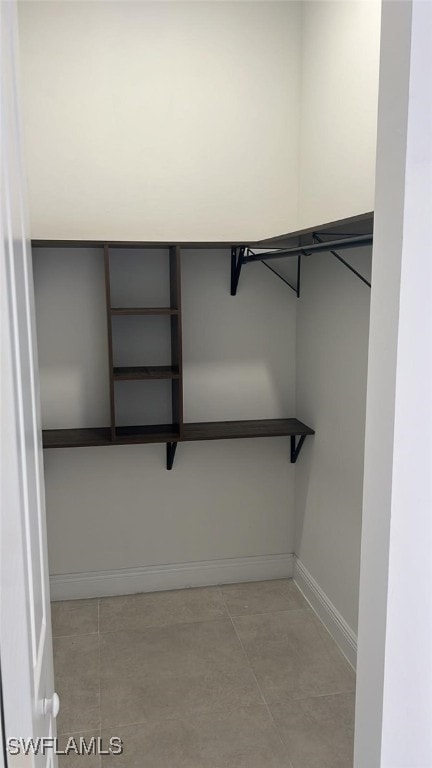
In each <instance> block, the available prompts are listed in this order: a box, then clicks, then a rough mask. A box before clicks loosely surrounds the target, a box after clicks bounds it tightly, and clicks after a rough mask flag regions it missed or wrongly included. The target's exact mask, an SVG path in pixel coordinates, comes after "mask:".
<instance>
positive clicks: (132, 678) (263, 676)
mask: <svg viewBox="0 0 432 768" xmlns="http://www.w3.org/2000/svg"><path fill="white" fill-rule="evenodd" d="M52 616H53V635H54V665H55V677H56V690H57V692H58V694H59V696H60V700H61V711H60V715H59V717H58V723H57V726H58V733H59V734H61V741H62V742H63V743H64V742H65V741H66V740H67V736H68V735H72V734H73V735H75V734H78V735H83V736H86V737H90V736H92V735H95V736H101V737H102V740H103V741H102V743H103V745H104V747H105V746H106V742H107V741H108V740H109V738H110V736H119V737H120V738H122V739H123V743H124V753H123V755H121V756H112V755H111V756H104V757H96V756H88V757H78V756H72V755H70V756H68V757H62V758H60V766H61V768H352V746H353V728H354V688H355V678H354V673H353V671H352V669H351V667H350V666H349V664H348V663H347V662H346V660H345V659H344V657H343V656H342V654H341V653H340V652H339V650H338V648H337V647H336V645H335V644H334V643H333V641H332V639H331V637H330V635H329V634H328V633H327V631H326V630H325V628H324V627H323V626H322V624H321V623H320V622H319V621H318V619H317V618H316V617H315V615H314V614H313V612H312V611H311V610H310V609H309V608H308V606H307V603H306V602H305V601H304V599H303V597H302V595H301V594H300V592H299V591H298V589H297V587H296V586H295V584H294V583H293V582H292V581H291V580H280V581H266V582H257V583H249V584H232V585H228V586H223V587H209V588H202V589H185V590H179V591H175V592H158V593H152V594H139V595H129V596H126V597H108V598H103V599H101V600H78V601H69V602H64V603H53V606H52Z"/></svg>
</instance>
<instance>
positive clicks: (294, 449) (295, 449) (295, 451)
mask: <svg viewBox="0 0 432 768" xmlns="http://www.w3.org/2000/svg"><path fill="white" fill-rule="evenodd" d="M305 440H306V435H301V436H300V439H299V441H298V443H297V445H296V437H295V435H291V464H295V463H296V461H297V459H298V457H299V453H300V451H301V449H302V448H303V443H304V441H305Z"/></svg>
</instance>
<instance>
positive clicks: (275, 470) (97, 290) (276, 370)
mask: <svg viewBox="0 0 432 768" xmlns="http://www.w3.org/2000/svg"><path fill="white" fill-rule="evenodd" d="M102 265H103V254H102V252H101V251H97V250H95V249H90V250H84V251H83V252H82V253H81V254H80V255H79V252H78V251H75V250H74V249H63V250H61V249H60V250H57V249H54V250H50V249H37V250H36V252H35V255H34V271H35V287H36V313H37V325H38V342H39V349H40V364H41V384H42V406H43V422H44V426H47V427H52V428H53V427H79V426H92V425H94V426H103V425H106V424H108V421H109V408H108V393H107V383H108V382H107V379H108V376H107V373H108V364H107V359H106V349H107V341H106V321H105V307H104V296H103V274H102ZM182 265H183V279H182V289H183V301H184V313H183V343H184V369H185V370H184V384H185V418H186V420H188V421H194V420H212V419H213V420H218V419H236V418H238V419H242V418H258V419H259V418H277V417H283V416H291V415H292V414H293V413H295V324H296V299H295V297H294V295H291V292H290V291H289V289H287V288H286V287H285V286H284V285H283V283H281V282H280V281H278V280H277V278H276V277H274V275H272V274H271V273H270V272H268V270H266V269H265V268H264V267H262V266H261V265H260V264H254V265H251V266H250V267H249V268H248V269H247V270H245V272H244V275H243V276H242V283H241V286H240V289H239V293H238V296H236V297H235V298H234V297H232V296H230V293H229V274H230V254H229V251H211V252H209V251H207V252H205V251H185V252H183V255H182ZM74 275H75V277H74ZM159 276H160V275H159V273H158V271H157V270H156V271H155V270H154V269H152V277H153V278H154V280H155V283H158V282H159ZM155 289H156V285H155ZM162 319H163V320H164V319H165V318H162ZM116 320H117V321H118V322H119V323H123V322H124V320H125V319H124V318H117V319H116ZM126 320H127V319H126ZM139 320H140V322H141V326H140V329H138V338H139V341H140V343H141V344H145V334H144V335H143V333H142V332H141V331H142V329H143V326H144V327H145V326H146V325H147V322H148V320H150V321H151V318H139ZM165 330H167V329H163V328H159V329H156V330H155V333H156V338H157V339H159V340H160V342H161V345H162V344H163V340H164V333H165ZM130 333H136V329H135V330H131V331H130ZM164 383H165V382H162V384H164ZM152 384H154V383H153V382H152ZM127 386H128V385H127V384H125V387H127ZM157 389H159V387H158V386H157ZM126 402H127V403H128V406H129V408H131V407H134V403H133V402H132V404H131V402H130V398H128V393H127V394H126ZM135 405H137V404H135ZM157 407H158V406H157V402H156V403H155V404H154V408H157ZM44 456H45V478H46V495H47V514H48V538H49V556H50V570H51V572H52V573H71V572H79V571H92V570H111V569H115V568H130V567H137V566H146V565H154V564H163V563H177V562H189V561H195V560H206V559H223V558H230V557H232V558H235V557H246V556H250V555H266V554H277V553H287V552H292V551H293V549H294V479H295V468H294V466H293V465H291V464H290V461H289V439H288V438H277V439H260V440H232V441H230V440H227V441H221V442H219V441H216V442H208V443H188V444H181V445H179V447H178V450H177V455H176V459H175V465H174V469H173V471H172V472H167V471H166V469H165V446H164V445H150V446H121V447H116V448H111V447H107V448H73V449H58V450H48V451H45V452H44Z"/></svg>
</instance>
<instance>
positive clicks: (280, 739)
mask: <svg viewBox="0 0 432 768" xmlns="http://www.w3.org/2000/svg"><path fill="white" fill-rule="evenodd" d="M230 619H231V624H232V627H233V629H234V632H235V634H236V637H237V640H238V641H239V643H240V646H241V649H242V651H243V653H244V655H245V659H246V661H247V663H248V666H249V669H250V670H251V672H252V674H253V676H254V680H255V683H256V686H257V688H258V692H259V695H260V696H261V698H262V701H263V704H264V706H265V708H266V710H267V714H268V716H269V718H270V722H271V723H272V724H273V728H274V730H275V733H276V735H277V738H278V739H279V741H280V743H281V745H282V747H283V749H284V751H285V752H286V754H287V756H288V762H289V766H287V768H293V764H292V762H291V760H290V757H289V754H288V748H287V746H286V744H285V742H284V740H283V739H282V736H281V735H280V733H279V728H278V727H277V725H276V723H275V721H274V717H273V715H272V713H271V710H270V707H269V705H268V704H267V701H266V699H265V696H264V694H263V692H262V690H261V686H260V684H259V682H258V678H257V676H256V674H255V670H254V668H253V667H252V663H251V660H250V659H249V656H248V654H247V651H246V650H245V647H244V645H243V643H242V641H241V639H240V635H239V633H238V632H237V628H236V625H235V624H234V620H233V617H232V616H230Z"/></svg>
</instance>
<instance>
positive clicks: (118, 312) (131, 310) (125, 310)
mask: <svg viewBox="0 0 432 768" xmlns="http://www.w3.org/2000/svg"><path fill="white" fill-rule="evenodd" d="M110 311H111V315H113V317H119V316H122V315H168V316H171V315H178V309H173V308H172V307H111V310H110Z"/></svg>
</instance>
